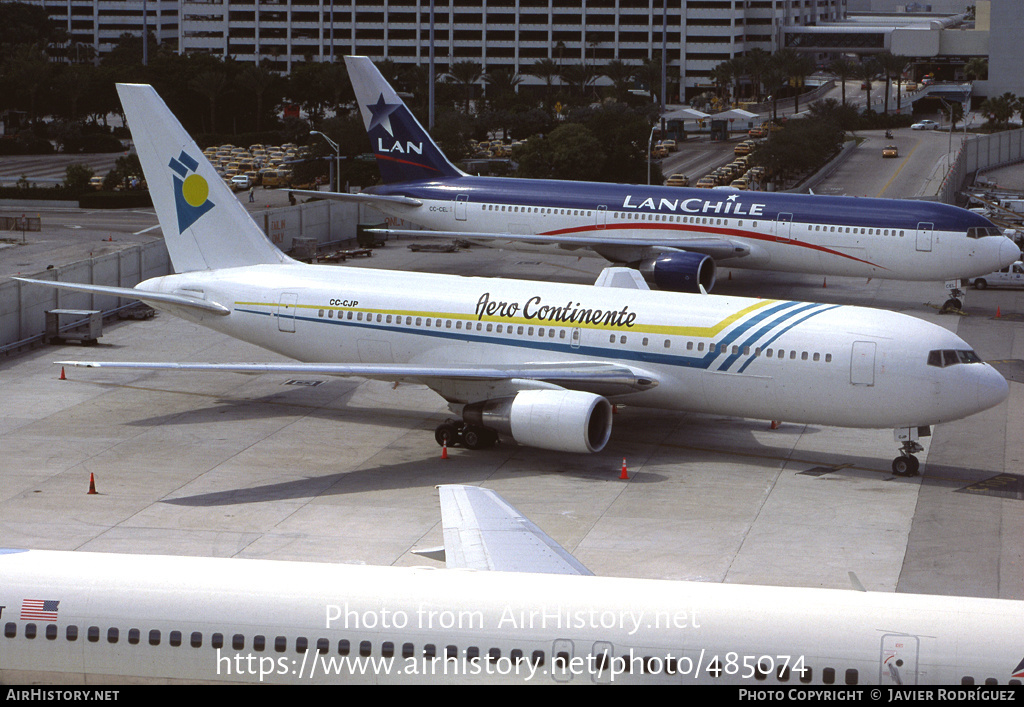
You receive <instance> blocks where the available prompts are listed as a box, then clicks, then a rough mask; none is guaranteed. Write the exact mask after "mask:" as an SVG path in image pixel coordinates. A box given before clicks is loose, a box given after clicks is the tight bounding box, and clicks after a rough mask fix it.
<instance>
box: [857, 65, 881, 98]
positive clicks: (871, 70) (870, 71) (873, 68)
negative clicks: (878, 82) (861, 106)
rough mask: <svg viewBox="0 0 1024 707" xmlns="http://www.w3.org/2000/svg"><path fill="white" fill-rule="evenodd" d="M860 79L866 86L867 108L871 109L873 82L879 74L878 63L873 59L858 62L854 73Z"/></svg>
mask: <svg viewBox="0 0 1024 707" xmlns="http://www.w3.org/2000/svg"><path fill="white" fill-rule="evenodd" d="M853 75H854V76H855V77H856V78H858V79H860V80H861V82H862V84H863V87H864V97H865V101H864V102H865V110H871V82H872V81H874V80H875V76H877V75H878V65H877V64H876V63H875V62H874V61H873V60H871V59H868V60H866V61H862V62H861V63H860V64H857V70H856V71H855V72H854V74H853Z"/></svg>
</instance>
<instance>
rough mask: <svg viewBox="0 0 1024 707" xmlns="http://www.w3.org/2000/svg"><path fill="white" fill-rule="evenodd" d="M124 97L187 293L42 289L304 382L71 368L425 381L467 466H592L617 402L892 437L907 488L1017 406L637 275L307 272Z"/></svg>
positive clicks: (879, 342)
mask: <svg viewBox="0 0 1024 707" xmlns="http://www.w3.org/2000/svg"><path fill="white" fill-rule="evenodd" d="M118 93H119V95H120V97H121V101H122V104H123V105H124V110H125V114H126V116H127V117H128V122H129V125H130V128H131V130H132V136H133V138H134V140H135V144H136V145H137V147H138V151H139V157H140V160H141V162H142V165H143V168H144V169H145V170H146V177H147V181H148V182H149V185H150V194H151V196H152V198H153V203H154V205H155V208H156V211H157V215H158V218H159V220H160V224H161V228H162V230H163V233H164V238H165V241H166V244H167V248H168V251H169V253H170V257H171V261H172V264H173V265H174V270H175V272H176V274H174V275H168V276H164V277H156V278H152V279H149V280H146V281H144V282H141V283H139V284H138V285H137V286H136V287H135V288H118V287H105V286H96V285H82V284H75V283H66V282H49V281H39V280H31V282H37V283H40V284H45V285H48V286H52V287H62V288H66V289H71V290H79V291H85V292H92V293H96V294H108V295H114V296H118V297H127V298H132V299H139V300H142V301H144V302H146V303H148V304H150V305H151V306H153V307H155V308H157V309H161V310H164V311H167V312H170V313H172V314H175V315H177V316H180V317H184V318H186V319H188V320H190V321H195V322H197V323H199V324H201V325H203V326H206V327H209V328H211V329H214V330H216V331H220V332H223V333H225V334H228V335H230V336H233V337H235V338H238V339H241V340H244V341H247V342H250V343H253V344H256V345H258V346H261V347H263V348H266V349H269V350H271V351H275V352H278V353H280V354H283V355H285V356H288V357H290V358H293V359H297V361H298V362H296V363H277V364H249V363H177V362H124V361H120V362H118V361H108V362H101V361H81V362H65V364H64V365H81V366H88V367H94V368H104V367H105V368H129V369H130V368H135V369H174V370H189V371H200V370H205V371H217V372H221V373H223V372H228V371H235V372H269V371H278V372H307V373H308V372H314V371H315V372H317V373H319V374H322V375H341V376H362V377H367V378H376V379H384V380H394V381H398V380H408V381H415V382H419V383H422V384H424V385H426V386H428V387H430V388H431V389H432V390H434V391H435V392H437V393H438V394H439V395H441V396H442V397H443V398H444V399H445V400H446V401H447V402H448V404H449V407H450V408H451V410H452V411H453V412H454V413H456V414H457V415H458V416H459V419H458V420H456V421H453V422H446V423H443V424H442V425H440V426H439V427H438V428H437V430H436V438H437V441H438V442H439V443H442V444H443V443H454V442H462V443H465V444H466V445H467V446H472V447H487V446H490V445H492V444H494V443H495V442H496V441H497V440H498V436H499V435H505V436H506V437H510V438H512V439H514V440H515V441H517V442H518V443H520V444H523V445H527V446H533V447H539V448H542V449H552V450H558V451H562V452H577V453H586V452H596V451H599V450H601V449H602V448H603V447H604V446H605V445H606V443H607V442H608V440H609V437H610V435H611V427H612V415H611V408H612V403H613V402H621V403H624V404H629V405H637V406H641V407H647V408H664V409H671V410H690V411H694V412H704V413H710V414H716V415H736V416H743V417H754V418H759V419H767V420H787V421H792V422H807V423H815V424H823V425H837V426H845V427H868V428H876V429H877V428H893V429H894V430H896V435H897V441H898V442H899V443H900V444H901V452H900V456H899V457H897V458H896V460H895V461H894V466H893V468H894V471H896V472H898V473H908V474H913V473H916V471H917V467H918V462H917V459H916V457H914V456H913V454H914V453H915V452H917V451H921V449H922V447H921V445H920V443H919V441H918V439H919V434H920V432H921V428H923V427H926V426H929V425H934V424H938V423H941V422H946V421H949V420H956V419H959V418H961V417H965V416H967V415H971V414H973V413H975V412H978V411H980V410H984V409H986V408H988V407H991V406H993V405H996V404H998V403H1000V402H1001V401H1002V400H1003V399H1005V398H1006V397H1007V395H1008V388H1007V383H1006V380H1005V379H1004V378H1003V377H1002V376H1001V375H1000V374H999V373H998V372H997V371H996V370H995V369H993V368H992V367H991V366H989V365H987V364H985V363H982V362H981V361H980V359H978V357H977V356H976V355H975V354H974V353H973V352H972V351H971V347H970V346H969V345H968V344H967V343H966V342H964V341H963V340H961V339H960V338H959V337H957V336H956V335H955V334H953V333H952V332H949V331H947V330H946V329H944V328H942V327H939V326H936V325H934V324H931V323H928V322H925V321H922V320H920V319H915V318H913V317H910V316H907V315H903V314H899V313H895V312H887V311H881V310H874V309H867V308H861V307H850V306H840V305H830V304H811V303H803V302H789V301H779V300H761V299H748V298H740V297H718V296H714V295H707V294H703V295H691V294H684V293H674V292H658V291H651V290H649V289H647V286H646V284H645V282H644V280H643V278H641V277H640V276H639V275H638V274H637V273H636V271H634V270H630V269H628V268H608V269H606V270H605V272H604V273H602V276H601V277H600V278H599V279H598V285H600V286H597V287H593V286H582V285H569V284H562V283H552V282H526V281H519V280H509V279H497V278H481V277H459V276H451V275H437V274H430V273H408V272H394V271H385V270H370V269H339V268H337V267H332V266H327V265H307V264H304V263H300V262H297V261H294V260H292V259H291V258H289V257H287V256H286V255H284V254H283V253H281V251H279V250H278V249H277V248H276V247H274V245H273V244H272V243H270V241H269V240H267V238H266V236H265V235H264V234H263V232H262V231H261V230H260V228H259V226H257V224H256V223H255V222H254V221H253V220H252V218H251V217H250V215H249V214H248V212H247V211H246V210H245V208H244V207H243V206H242V205H241V204H240V203H239V201H238V199H237V198H235V196H234V195H233V194H232V193H231V191H230V190H229V189H228V188H227V187H226V186H225V185H224V184H223V182H222V181H221V180H220V179H219V178H218V177H217V174H216V172H215V171H214V169H213V167H212V166H211V165H210V164H209V163H208V162H207V161H206V159H205V158H204V157H203V155H202V153H201V152H200V151H199V149H198V148H197V147H196V146H195V143H194V142H193V141H192V139H191V138H190V137H189V136H188V134H187V133H186V132H185V130H184V129H183V128H182V127H181V125H180V123H178V122H177V120H175V118H174V116H173V115H172V114H171V112H170V111H169V110H168V109H167V107H166V105H165V104H164V103H163V101H161V100H160V98H159V96H157V95H156V92H155V91H153V89H152V87H150V86H140V85H124V84H119V85H118ZM945 350H949V351H954V352H964V361H963V363H962V364H961V365H951V366H936V365H932V364H930V363H929V357H930V352H933V351H945ZM958 355H959V354H954V358H955V357H956V356H958ZM941 361H942V357H941V356H940V362H941Z"/></svg>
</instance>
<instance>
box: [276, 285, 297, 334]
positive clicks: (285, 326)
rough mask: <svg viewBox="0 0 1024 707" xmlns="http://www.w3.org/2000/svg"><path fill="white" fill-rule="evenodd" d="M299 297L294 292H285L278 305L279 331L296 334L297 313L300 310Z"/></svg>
mask: <svg viewBox="0 0 1024 707" xmlns="http://www.w3.org/2000/svg"><path fill="white" fill-rule="evenodd" d="M298 304H299V296H298V295H297V294H295V293H294V292H284V293H282V294H281V300H280V302H279V304H278V305H277V328H278V330H279V331H285V332H289V333H294V332H295V311H296V310H297V309H298Z"/></svg>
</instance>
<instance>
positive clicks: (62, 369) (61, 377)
mask: <svg viewBox="0 0 1024 707" xmlns="http://www.w3.org/2000/svg"><path fill="white" fill-rule="evenodd" d="M67 379H68V377H67V376H65V375H64V366H61V367H60V378H58V379H57V380H62V381H66V380H67Z"/></svg>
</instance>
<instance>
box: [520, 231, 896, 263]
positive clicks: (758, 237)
mask: <svg viewBox="0 0 1024 707" xmlns="http://www.w3.org/2000/svg"><path fill="white" fill-rule="evenodd" d="M766 223H774V222H772V221H767V222H766ZM638 228H639V229H647V230H657V231H679V230H681V229H680V228H679V226H678V225H673V224H669V223H638V224H634V225H630V226H610V227H609V226H603V227H600V228H598V227H597V226H576V227H573V228H562V229H558V230H557V231H546V232H544V233H539V234H537V235H541V236H562V235H568V234H573V233H586V232H589V231H624V230H630V231H635V230H637V229H638ZM686 230H687V231H697V232H701V233H710V234H714V235H716V236H738V237H740V238H750V239H751V240H755V241H764V242H766V243H782V244H784V245H798V246H800V247H801V248H808V249H810V250H816V251H818V252H820V253H828V254H829V255H838V256H839V257H841V258H846V259H847V260H853V261H855V262H858V263H864V264H865V265H870V266H871V267H875V268H880V269H882V270H888V269H889V268H886V267H882V266H881V265H878V264H877V263H872V262H871V261H870V260H863V259H862V258H855V257H854V256H852V255H847V254H846V253H841V252H839V251H838V250H833V249H831V248H826V247H825V246H821V245H815V244H813V243H804V242H803V241H798V240H793V239H791V238H782V237H780V236H768V235H765V234H763V233H757V232H756V231H740V230H738V229H735V228H712V227H708V226H698V225H694V226H691V227H689V228H687V229H686ZM637 245H638V246H642V245H643V242H637ZM679 247H680V248H683V249H685V248H686V244H685V242H681V243H680V244H679Z"/></svg>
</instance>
